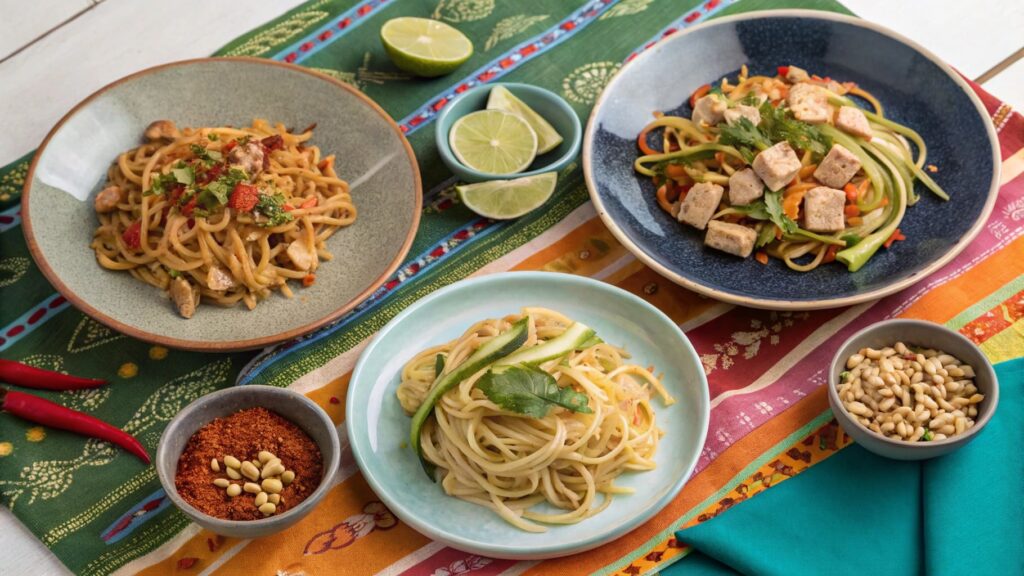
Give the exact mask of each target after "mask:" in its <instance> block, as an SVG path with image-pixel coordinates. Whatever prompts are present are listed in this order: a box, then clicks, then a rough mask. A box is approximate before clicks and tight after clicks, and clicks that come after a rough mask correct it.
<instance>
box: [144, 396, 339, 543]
mask: <svg viewBox="0 0 1024 576" xmlns="http://www.w3.org/2000/svg"><path fill="white" fill-rule="evenodd" d="M253 387H256V388H257V389H258V390H259V391H258V392H256V394H260V395H264V396H272V395H275V394H283V395H287V396H292V397H294V398H296V399H298V400H299V403H300V404H303V405H305V406H306V407H307V408H310V409H311V411H312V412H313V413H315V414H316V415H317V416H318V418H319V420H320V423H321V424H324V425H325V427H326V428H327V429H328V430H329V437H330V439H331V440H330V446H329V448H330V451H331V454H332V455H333V459H334V463H333V465H332V466H331V467H330V468H329V469H328V468H327V467H326V466H325V467H324V472H323V478H321V480H320V484H319V485H318V486H317V487H316V489H315V490H313V492H312V493H311V494H310V495H309V496H307V497H306V499H305V500H303V501H302V502H299V505H298V506H296V507H294V508H290V509H288V510H287V511H285V512H284V513H283V514H275V515H273V516H267V517H265V518H257V519H256V520H228V519H226V518H218V517H216V516H212V515H210V514H207V513H205V512H203V511H201V510H199V509H198V508H196V507H195V506H193V505H192V504H190V503H188V501H186V500H185V499H184V498H182V496H181V494H179V493H178V488H177V486H175V484H174V478H175V477H177V470H178V463H177V461H178V459H179V458H181V453H180V452H179V453H178V454H176V455H174V457H173V460H174V477H171V478H167V477H166V476H165V475H164V474H163V472H162V467H161V466H160V462H161V461H163V460H165V459H168V458H171V455H170V454H169V453H168V452H167V449H166V446H167V444H166V442H165V440H166V438H165V437H166V436H167V434H168V432H167V431H168V430H170V429H171V426H172V424H175V423H176V422H180V421H181V420H184V419H185V418H186V417H187V416H188V415H189V414H190V413H191V412H192V411H194V410H196V409H197V408H198V407H199V405H200V404H201V403H207V402H218V401H223V400H224V399H225V398H227V397H229V396H231V395H232V394H237V393H239V392H240V391H242V390H245V391H252V390H253ZM257 407H259V408H266V409H267V410H270V411H271V412H274V413H275V414H277V415H278V416H281V417H282V418H284V419H285V420H288V421H289V422H291V423H292V424H295V425H296V426H299V424H296V423H295V422H294V421H293V420H291V419H290V418H288V417H286V416H284V415H282V414H280V413H278V412H277V411H275V410H274V408H273V407H272V406H269V405H266V404H253V405H252V406H249V408H257ZM245 409H246V408H242V410H245ZM206 424H209V422H206V423H205V424H202V425H201V426H199V428H202V427H203V426H205V425H206ZM199 428H196V430H195V431H194V432H192V436H194V435H195V433H196V432H198V431H199ZM299 428H302V427H301V426H299ZM303 432H306V434H307V435H308V434H309V432H308V431H307V430H305V429H303ZM192 436H189V439H191V438H192ZM314 442H315V440H314ZM187 444H188V441H187V440H186V443H185V445H186V446H187ZM317 448H321V447H320V446H319V445H317ZM182 451H184V449H183V450H182ZM320 458H321V460H323V461H324V462H325V463H326V460H327V458H326V457H325V455H324V451H323V449H322V448H321V449H320ZM340 462H341V442H340V440H339V439H338V431H337V427H336V426H335V425H334V422H333V421H332V420H331V418H330V416H328V415H327V412H325V411H324V409H323V408H321V407H320V406H318V405H317V404H316V402H313V401H312V400H310V399H309V398H307V397H306V396H305V395H303V394H300V393H298V392H296V391H294V390H291V389H288V388H279V387H277V386H268V385H263V384H249V385H245V386H229V387H227V388H223V389H221V390H217V391H215V392H210V393H209V394H204V395H202V396H200V397H199V398H196V399H195V400H193V401H192V402H190V403H189V404H188V406H185V407H184V408H182V409H181V410H180V411H179V412H178V413H177V414H175V415H174V418H172V419H171V421H170V422H168V423H167V426H165V427H164V431H163V432H161V433H160V440H158V441H157V449H156V457H155V459H154V467H155V468H156V474H157V477H158V478H159V479H160V485H161V486H162V487H163V489H164V492H165V493H166V494H167V497H168V498H170V500H171V502H173V503H174V505H175V506H177V507H178V509H179V510H181V511H182V512H183V513H185V514H186V515H187V516H190V517H192V518H200V519H202V520H203V522H207V523H209V524H214V525H216V526H217V527H218V528H220V529H228V530H230V529H235V528H241V527H243V526H267V525H272V524H275V523H280V522H284V520H283V519H286V518H292V517H297V516H298V517H301V516H304V515H306V514H308V513H309V512H310V511H311V510H312V509H313V508H314V507H315V506H316V505H317V504H319V502H320V500H321V499H323V497H324V495H325V494H327V491H328V490H330V489H331V488H332V487H333V486H334V478H335V476H336V475H337V473H338V467H339V464H340ZM282 529H283V527H282Z"/></svg>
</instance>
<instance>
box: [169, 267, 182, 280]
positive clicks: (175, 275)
mask: <svg viewBox="0 0 1024 576" xmlns="http://www.w3.org/2000/svg"><path fill="white" fill-rule="evenodd" d="M167 274H168V275H169V276H170V277H171V278H179V277H180V276H181V272H178V271H177V270H175V269H173V268H169V269H168V270H167Z"/></svg>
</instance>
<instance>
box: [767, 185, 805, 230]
mask: <svg viewBox="0 0 1024 576" xmlns="http://www.w3.org/2000/svg"><path fill="white" fill-rule="evenodd" d="M764 206H765V209H766V210H767V211H768V218H769V219H770V220H771V221H772V223H774V224H775V225H776V226H778V227H779V228H781V229H782V233H783V234H795V233H796V231H797V229H798V226H797V225H796V222H794V221H793V219H792V218H790V217H789V216H786V213H785V212H783V211H782V190H779V191H777V192H772V191H771V190H768V189H765V191H764Z"/></svg>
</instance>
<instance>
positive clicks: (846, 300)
mask: <svg viewBox="0 0 1024 576" xmlns="http://www.w3.org/2000/svg"><path fill="white" fill-rule="evenodd" d="M769 18H803V19H817V20H828V21H832V22H840V23H843V24H849V25H852V26H855V27H858V28H865V29H868V30H871V31H874V32H877V33H879V34H882V35H884V36H888V37H890V38H892V39H894V40H896V41H897V42H900V43H902V44H904V45H906V46H908V47H909V48H911V49H912V50H914V51H916V52H918V53H919V54H921V55H922V56H924V57H925V58H927V59H928V60H930V61H932V62H933V63H934V64H935V65H936V66H938V67H939V69H940V70H942V71H943V72H945V74H946V75H947V76H948V77H949V78H950V79H951V80H952V81H953V82H954V84H956V85H957V86H958V87H959V88H960V90H961V91H963V92H964V93H965V94H966V95H967V97H968V99H970V101H971V102H972V103H973V104H974V107H975V111H976V112H977V113H978V116H979V117H980V118H981V120H982V123H983V124H984V125H985V131H986V133H987V134H988V140H989V145H990V147H991V150H992V179H991V180H990V184H989V189H988V197H987V199H986V200H985V205H984V206H983V207H982V210H981V213H980V214H979V215H978V218H977V220H975V222H974V225H973V226H971V228H970V229H969V230H968V231H967V233H966V234H964V235H963V236H961V240H960V241H959V242H957V243H956V244H953V245H952V246H951V247H950V249H949V250H947V251H946V253H945V254H943V255H942V256H940V257H939V258H937V259H935V260H933V261H932V262H930V263H929V264H927V265H926V266H924V267H923V268H921V269H920V270H918V271H917V272H915V273H913V274H911V275H909V276H907V277H906V278H903V279H902V280H900V281H898V282H894V283H891V284H889V285H887V286H883V287H881V288H877V289H875V290H871V291H870V292H862V293H859V294H853V295H850V296H843V297H839V298H821V299H817V300H786V299H780V298H767V297H756V296H744V295H740V294H734V293H732V292H728V291H725V290H721V289H718V288H713V287H711V286H707V285H705V284H704V283H702V282H699V281H696V280H692V279H690V278H687V277H686V276H683V275H682V274H678V273H676V272H674V271H673V270H671V269H669V268H668V267H667V266H665V265H664V264H662V263H661V262H659V261H658V260H657V259H655V258H654V257H652V256H651V255H649V254H647V253H646V252H645V251H644V250H643V249H642V248H640V246H638V245H637V244H635V243H634V242H633V241H632V240H631V239H630V238H629V236H628V235H627V234H626V233H625V231H623V230H622V229H621V228H620V227H619V225H618V224H617V223H616V222H615V220H614V218H612V216H611V214H609V212H608V210H607V209H606V208H605V206H604V203H603V202H602V200H601V196H600V194H598V192H597V186H596V184H595V182H594V175H593V166H592V164H591V154H592V148H593V134H594V133H595V132H596V129H597V116H598V111H599V110H601V109H602V107H603V105H604V103H605V100H606V99H607V98H608V95H609V93H610V90H611V88H612V86H613V85H614V84H615V82H616V80H617V79H618V78H619V76H620V75H621V74H622V73H623V72H624V71H625V70H627V69H629V67H630V66H633V65H635V64H636V63H637V62H640V61H643V60H644V59H645V58H647V57H649V56H650V54H652V53H653V52H654V49H656V48H657V47H659V46H663V45H668V44H669V43H672V42H676V41H678V40H679V39H680V38H684V37H686V36H687V35H689V34H691V33H693V32H696V31H702V30H705V29H708V28H714V27H718V26H727V25H730V24H733V23H735V22H742V21H746V20H760V19H769ZM999 150H1000V148H999V137H998V135H997V134H996V131H995V126H994V125H993V123H992V118H991V117H990V116H989V114H988V112H987V111H986V110H985V106H984V104H983V103H982V102H981V98H979V97H978V95H977V94H976V93H975V92H974V90H973V89H971V87H970V85H969V84H968V83H967V81H966V80H965V79H963V78H962V77H961V76H960V75H959V74H958V73H957V72H956V71H955V70H953V69H952V68H951V67H950V66H949V65H948V64H946V63H945V62H943V61H942V60H941V59H940V58H939V57H938V56H936V55H935V54H934V53H933V52H932V51H931V50H928V49H927V48H925V47H924V46H921V45H920V44H918V43H917V42H914V41H913V40H911V39H910V38H907V37H906V36H904V35H902V34H899V33H898V32H895V31H893V30H891V29H889V28H886V27H885V26H881V25H879V24H875V23H874V22H870V21H867V20H864V19H861V18H857V17H855V16H847V15H845V14H838V13H834V12H824V11H820V10H807V9H778V10H761V11H755V12H745V13H742V14H736V15H733V16H726V17H723V18H716V19H714V20H711V21H709V22H706V23H703V24H699V25H697V26H694V27H692V28H688V29H685V30H681V31H679V32H677V33H675V34H672V35H670V36H666V37H664V38H662V39H661V40H659V41H658V42H656V43H655V44H654V45H653V46H651V48H650V49H648V50H644V51H643V52H642V53H640V55H639V56H637V57H636V58H634V59H632V60H631V61H628V62H626V63H625V64H624V65H623V66H622V67H621V68H620V69H619V70H618V71H617V72H616V73H615V74H614V75H613V76H612V78H611V79H610V80H609V81H608V83H607V85H606V86H605V88H604V89H603V90H602V91H601V95H600V96H598V98H597V100H596V101H595V102H594V107H593V109H592V110H591V113H590V118H589V119H588V120H587V129H586V132H585V134H584V136H583V179H584V181H585V182H586V184H587V190H588V191H589V193H590V199H591V201H592V202H593V203H594V208H595V209H596V211H597V214H598V216H600V217H601V220H602V221H603V222H604V224H605V226H607V227H608V229H609V230H610V231H611V233H612V235H613V236H615V238H616V239H617V240H618V241H619V242H620V243H622V245H623V246H625V247H626V249H628V250H629V251H630V252H632V253H633V255H635V256H636V257H637V258H638V259H640V261H641V262H643V263H644V264H646V265H647V266H649V267H651V268H653V269H654V270H655V271H656V272H657V273H658V274H660V275H662V276H664V277H666V278H668V279H669V280H671V281H673V282H675V283H676V284H679V285H680V286H683V287H684V288H687V289H689V290H693V291H694V292H697V293H699V294H703V295H705V296H709V297H711V298H714V299H716V300H720V301H722V302H728V303H730V304H738V305H740V306H748V307H751V308H762V309H768V310H821V309H826V308H839V307H843V306H851V305H853V304H861V303H863V302H869V301H873V300H878V299H879V298H882V297H884V296H888V295H890V294H893V293H896V292H899V291H900V290H903V289H904V288H907V287H909V286H912V285H914V284H916V283H918V282H920V281H921V280H923V279H924V278H926V277H927V276H929V275H931V274H932V273H933V272H935V271H936V270H939V269H940V268H942V267H943V266H945V265H946V264H947V263H949V261H951V260H952V259H953V258H955V257H956V256H958V255H959V254H960V252H962V251H963V250H964V249H966V248H967V246H968V245H969V244H970V243H971V242H972V241H973V240H974V238H975V237H976V236H977V235H978V234H979V233H980V232H981V230H982V228H984V226H985V223H986V222H987V221H988V218H989V216H990V215H991V214H992V210H993V208H994V207H995V203H996V199H997V198H998V196H999V186H1000V174H1001V168H1002V159H1001V158H1000V156H999Z"/></svg>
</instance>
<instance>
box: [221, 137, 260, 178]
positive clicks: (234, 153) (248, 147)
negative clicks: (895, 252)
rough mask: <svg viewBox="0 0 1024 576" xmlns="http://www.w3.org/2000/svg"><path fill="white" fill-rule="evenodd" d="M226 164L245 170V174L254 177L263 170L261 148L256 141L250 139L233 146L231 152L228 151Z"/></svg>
mask: <svg viewBox="0 0 1024 576" xmlns="http://www.w3.org/2000/svg"><path fill="white" fill-rule="evenodd" d="M228 164H230V165H231V167H232V168H239V169H241V170H245V173H246V174H248V175H249V176H251V177H255V176H256V175H257V174H259V173H260V172H262V171H263V148H261V147H260V145H259V143H258V142H253V141H251V140H250V141H249V142H246V143H245V144H240V145H238V146H235V147H234V148H232V149H231V152H228Z"/></svg>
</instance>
